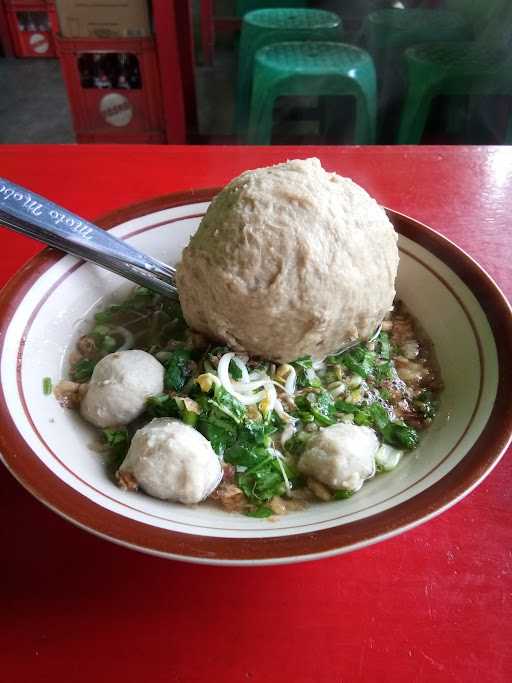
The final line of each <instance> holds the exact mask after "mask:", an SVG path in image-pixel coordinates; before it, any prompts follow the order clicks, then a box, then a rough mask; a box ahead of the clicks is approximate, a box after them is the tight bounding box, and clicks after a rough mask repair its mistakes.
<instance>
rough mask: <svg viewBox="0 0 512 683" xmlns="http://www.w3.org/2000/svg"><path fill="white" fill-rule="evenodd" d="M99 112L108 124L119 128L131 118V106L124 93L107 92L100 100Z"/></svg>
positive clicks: (125, 124)
mask: <svg viewBox="0 0 512 683" xmlns="http://www.w3.org/2000/svg"><path fill="white" fill-rule="evenodd" d="M100 113H101V115H102V117H103V119H104V120H105V121H106V122H107V123H108V124H109V125H111V126H115V127H116V128H121V127H123V126H127V125H128V124H129V123H130V121H131V120H132V118H133V106H132V103H131V102H130V100H129V99H128V98H127V97H125V96H124V95H120V94H119V93H109V94H108V95H104V96H103V97H102V98H101V100H100Z"/></svg>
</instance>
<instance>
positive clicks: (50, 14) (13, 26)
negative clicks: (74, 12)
mask: <svg viewBox="0 0 512 683" xmlns="http://www.w3.org/2000/svg"><path fill="white" fill-rule="evenodd" d="M5 8H6V10H7V21H8V24H9V31H10V34H11V38H12V43H13V49H14V54H15V55H16V57H37V58H41V57H42V58H48V57H56V56H57V53H56V50H55V40H54V34H53V30H54V29H55V27H56V26H57V14H56V11H55V3H54V2H26V1H24V0H5Z"/></svg>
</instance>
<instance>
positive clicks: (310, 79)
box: [249, 41, 377, 145]
mask: <svg viewBox="0 0 512 683" xmlns="http://www.w3.org/2000/svg"><path fill="white" fill-rule="evenodd" d="M283 95H295V96H297V95H308V96H310V95H312V96H324V95H351V96H353V97H355V99H356V122H355V135H354V138H355V139H354V142H355V143H356V144H372V143H373V142H374V141H375V126H376V107H377V95H376V79H375V68H374V66H373V60H372V58H371V57H370V55H369V54H368V53H367V52H365V51H364V50H361V49H360V48H358V47H354V46H353V45H345V44H344V43H333V42H313V41H312V42H305V43H298V42H289V43H278V44H276V45H270V46H268V47H264V48H261V50H258V52H257V53H256V57H255V68H254V84H253V92H252V100H251V116H250V125H249V143H250V144H256V145H268V144H270V142H271V139H272V111H273V107H274V102H275V100H276V98H277V97H280V96H283Z"/></svg>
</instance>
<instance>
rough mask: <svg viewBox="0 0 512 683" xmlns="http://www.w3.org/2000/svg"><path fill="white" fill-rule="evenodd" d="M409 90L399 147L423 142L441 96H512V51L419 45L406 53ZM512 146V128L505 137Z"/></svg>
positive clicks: (461, 46) (402, 118) (465, 45)
mask: <svg viewBox="0 0 512 683" xmlns="http://www.w3.org/2000/svg"><path fill="white" fill-rule="evenodd" d="M405 61H406V66H407V74H408V81H409V87H408V90H407V96H406V99H405V102H404V105H403V110H402V115H401V118H400V129H399V133H398V143H399V144H404V145H413V144H418V143H419V142H421V138H422V135H423V131H424V128H425V123H426V121H427V117H428V114H429V111H430V108H431V103H432V100H433V99H434V97H436V96H437V95H469V96H479V95H509V96H510V95H512V58H511V55H510V51H509V50H506V49H500V48H492V47H488V48H486V47H484V46H479V45H475V44H474V43H439V44H436V45H419V46H417V47H413V48H409V49H408V50H406V51H405ZM505 142H506V143H507V144H511V143H512V127H511V126H509V128H508V131H507V133H506V136H505Z"/></svg>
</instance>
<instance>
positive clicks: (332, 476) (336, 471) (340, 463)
mask: <svg viewBox="0 0 512 683" xmlns="http://www.w3.org/2000/svg"><path fill="white" fill-rule="evenodd" d="M378 448H379V440H378V439H377V436H376V434H375V432H374V431H373V429H370V428H369V427H358V426H357V425H354V424H343V423H340V424H335V425H332V427H326V428H325V429H322V430H321V431H320V432H319V433H318V434H315V436H313V437H312V438H311V439H310V440H309V442H308V445H307V448H306V450H305V451H304V453H303V454H302V455H301V457H300V460H299V462H298V468H299V470H300V471H301V472H303V473H304V474H306V475H308V476H310V477H314V479H317V480H318V481H321V482H322V483H323V484H325V485H326V486H328V487H329V488H331V489H334V490H340V489H346V490H348V491H357V490H358V489H360V488H361V486H362V485H363V482H364V480H365V479H368V478H369V477H372V476H373V475H374V473H375V459H374V456H375V453H376V452H377V450H378Z"/></svg>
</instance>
